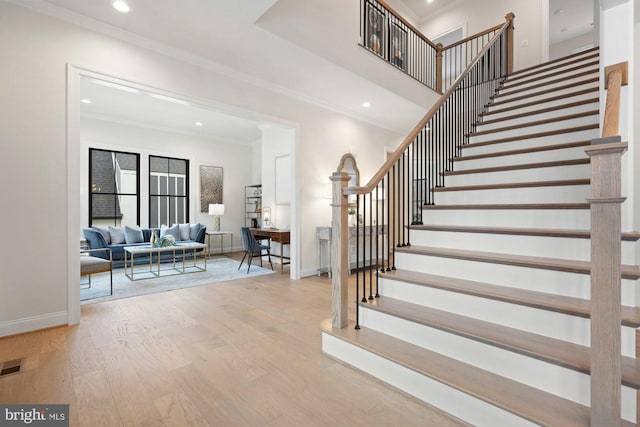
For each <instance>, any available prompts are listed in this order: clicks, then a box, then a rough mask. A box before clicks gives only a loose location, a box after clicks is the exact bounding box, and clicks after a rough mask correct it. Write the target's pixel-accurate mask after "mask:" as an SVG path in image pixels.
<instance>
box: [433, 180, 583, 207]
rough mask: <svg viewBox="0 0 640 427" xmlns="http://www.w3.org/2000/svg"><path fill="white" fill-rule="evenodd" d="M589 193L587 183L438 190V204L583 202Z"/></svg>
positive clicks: (435, 197)
mask: <svg viewBox="0 0 640 427" xmlns="http://www.w3.org/2000/svg"><path fill="white" fill-rule="evenodd" d="M590 195H591V187H590V186H589V185H566V186H541V187H522V188H502V189H488V190H460V191H438V192H436V193H434V200H435V203H436V204H438V205H466V204H477V203H488V204H494V203H495V204H499V203H585V202H586V200H587V199H588V198H589V197H590Z"/></svg>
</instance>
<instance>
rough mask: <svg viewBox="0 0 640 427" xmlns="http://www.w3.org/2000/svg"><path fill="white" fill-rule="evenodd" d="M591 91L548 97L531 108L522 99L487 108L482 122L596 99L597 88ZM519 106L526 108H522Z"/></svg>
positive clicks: (571, 92) (569, 92) (526, 101)
mask: <svg viewBox="0 0 640 427" xmlns="http://www.w3.org/2000/svg"><path fill="white" fill-rule="evenodd" d="M591 89H592V90H589V91H587V92H585V93H580V92H582V91H581V90H576V91H568V92H567V93H566V94H565V95H564V96H560V97H559V99H554V98H556V97H557V95H549V97H547V98H546V99H544V100H541V101H540V102H538V103H537V104H535V105H533V106H532V105H528V104H530V103H529V101H528V100H526V99H523V100H522V101H514V102H509V103H506V104H503V105H495V106H489V108H488V110H487V114H485V115H484V116H483V117H484V120H494V119H499V118H503V117H509V116H513V115H514V114H521V113H526V112H529V111H533V110H540V109H542V108H551V107H557V106H564V105H566V104H568V103H571V102H577V101H583V100H585V99H592V98H594V97H598V87H597V86H593V87H592V88H591ZM521 105H527V106H524V107H522V106H521Z"/></svg>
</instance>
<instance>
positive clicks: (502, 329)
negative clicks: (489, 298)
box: [362, 296, 640, 389]
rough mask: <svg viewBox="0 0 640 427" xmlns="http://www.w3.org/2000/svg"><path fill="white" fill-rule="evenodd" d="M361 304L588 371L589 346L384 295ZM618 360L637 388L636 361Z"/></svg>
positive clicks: (624, 375)
mask: <svg viewBox="0 0 640 427" xmlns="http://www.w3.org/2000/svg"><path fill="white" fill-rule="evenodd" d="M362 306H363V307H367V308H371V309H373V310H377V311H380V312H383V313H386V314H389V315H391V316H395V317H400V318H402V319H405V320H409V321H411V322H414V323H419V324H421V325H425V326H429V327H432V328H436V329H439V330H442V331H445V332H449V333H453V334H456V335H459V336H463V337H465V338H469V339H472V340H475V341H478V342H482V343H485V344H488V345H491V346H494V347H499V348H502V349H505V350H508V351H512V352H515V353H518V354H522V355H525V356H528V357H533V358H535V359H538V360H542V361H545V362H548V363H552V364H554V365H558V366H562V367H564V368H568V369H571V370H574V371H578V372H581V373H585V374H590V373H591V362H590V358H591V356H590V349H589V347H585V346H582V345H578V344H575V343H571V342H568V341H562V340H559V339H556V338H551V337H547V336H544V335H539V334H534V333H531V332H526V331H522V330H519V329H514V328H509V327H506V326H502V325H499V324H496V323H491V322H487V321H483V320H479V319H474V318H471V317H466V316H462V315H459V314H453V313H450V312H447V311H442V310H437V309H434V308H431V307H426V306H422V305H418V304H413V303H410V302H406V301H402V300H398V299H394V298H389V297H384V296H382V297H379V298H376V299H375V300H372V301H371V302H370V303H367V304H363V305H362ZM621 360H625V361H626V363H625V364H624V368H623V372H622V384H624V385H626V386H628V387H633V388H636V389H637V388H640V360H636V359H632V358H630V357H625V356H622V357H621Z"/></svg>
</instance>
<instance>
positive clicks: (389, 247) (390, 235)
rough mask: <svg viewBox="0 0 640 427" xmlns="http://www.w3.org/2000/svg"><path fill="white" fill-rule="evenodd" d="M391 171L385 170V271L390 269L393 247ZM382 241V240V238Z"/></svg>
mask: <svg viewBox="0 0 640 427" xmlns="http://www.w3.org/2000/svg"><path fill="white" fill-rule="evenodd" d="M392 203H393V201H392V200H391V171H389V172H387V200H386V205H387V271H391V255H392V251H393V249H392V247H393V240H392V239H393V222H391V204H392ZM383 242H384V240H383Z"/></svg>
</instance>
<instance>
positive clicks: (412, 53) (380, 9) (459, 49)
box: [360, 0, 514, 93]
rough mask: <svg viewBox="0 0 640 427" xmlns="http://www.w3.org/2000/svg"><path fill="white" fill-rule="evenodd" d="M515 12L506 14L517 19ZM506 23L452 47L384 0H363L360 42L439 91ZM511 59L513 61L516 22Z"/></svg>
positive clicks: (509, 37) (509, 50) (509, 42)
mask: <svg viewBox="0 0 640 427" xmlns="http://www.w3.org/2000/svg"><path fill="white" fill-rule="evenodd" d="M513 18H514V17H513V14H508V15H507V16H506V19H507V21H512V20H513ZM502 25H503V24H500V25H496V26H495V27H492V28H489V29H487V30H485V31H482V32H480V33H478V34H474V35H472V36H470V37H467V38H465V39H463V40H460V41H457V42H455V43H452V44H450V45H448V46H443V45H442V44H440V43H438V44H435V43H433V42H432V41H431V40H429V39H428V38H427V37H426V36H425V35H423V34H422V33H421V32H420V31H419V30H418V29H416V28H415V27H414V26H413V25H411V24H410V23H409V22H408V21H407V20H406V19H404V18H403V17H402V16H401V15H400V14H398V13H397V12H396V11H395V10H393V9H392V8H391V7H390V6H389V5H387V4H386V3H385V2H384V1H383V0H360V45H361V46H362V47H364V48H365V49H367V50H368V51H370V52H371V53H373V54H375V55H377V56H379V57H380V58H382V59H384V60H385V61H386V62H388V63H389V64H392V65H393V66H395V67H397V68H398V69H400V70H402V71H403V72H405V73H406V74H408V75H409V76H411V77H413V78H414V79H416V80H418V81H419V82H420V83H422V84H424V85H426V86H428V87H430V88H431V89H433V90H435V91H436V92H438V93H442V92H443V91H445V90H447V89H448V88H449V86H450V85H451V84H452V83H453V82H454V81H455V80H456V78H458V76H459V75H460V73H461V72H462V71H463V70H464V69H466V67H467V65H469V63H470V62H471V61H472V60H473V59H474V58H475V57H476V56H477V54H478V52H480V51H481V50H482V48H483V47H484V46H485V45H486V44H487V43H488V42H489V41H490V40H491V39H492V38H493V36H494V35H495V34H496V33H497V32H498V31H499V30H500V28H501V27H502ZM509 28H510V29H509V31H510V32H509V34H507V45H508V46H507V60H508V62H509V63H508V67H507V68H508V70H507V73H508V74H510V73H511V71H512V68H513V67H512V64H513V54H512V53H513V48H512V46H513V37H512V31H513V25H511V26H510V27H509Z"/></svg>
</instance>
